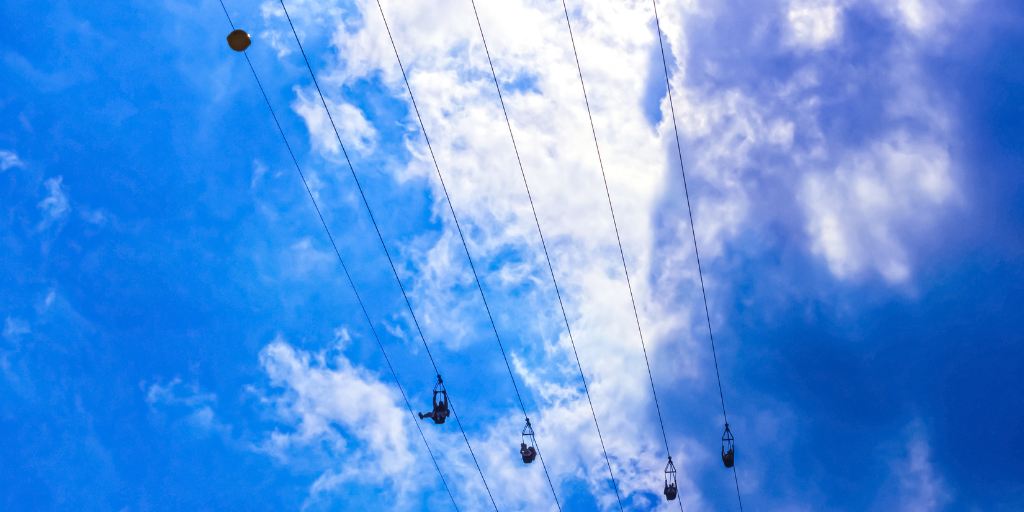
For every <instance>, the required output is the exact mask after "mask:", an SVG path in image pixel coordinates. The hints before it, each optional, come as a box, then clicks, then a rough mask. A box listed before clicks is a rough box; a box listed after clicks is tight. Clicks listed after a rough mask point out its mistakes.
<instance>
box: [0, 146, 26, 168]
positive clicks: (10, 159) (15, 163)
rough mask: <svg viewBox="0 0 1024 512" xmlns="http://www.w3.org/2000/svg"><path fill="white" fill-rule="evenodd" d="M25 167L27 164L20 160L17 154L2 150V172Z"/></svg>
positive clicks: (0, 156)
mask: <svg viewBox="0 0 1024 512" xmlns="http://www.w3.org/2000/svg"><path fill="white" fill-rule="evenodd" d="M24 166H25V164H24V163H22V161H21V160H20V159H19V158H18V154H17V153H15V152H14V151H8V150H6V149H0V171H6V170H7V169H12V168H15V167H24Z"/></svg>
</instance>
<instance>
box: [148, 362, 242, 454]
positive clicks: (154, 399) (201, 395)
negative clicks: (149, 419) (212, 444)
mask: <svg viewBox="0 0 1024 512" xmlns="http://www.w3.org/2000/svg"><path fill="white" fill-rule="evenodd" d="M145 384H146V383H145V382H143V383H141V386H142V387H143V388H144V389H145V390H146V403H147V404H148V405H149V408H150V411H152V412H153V413H160V414H163V413H166V412H168V411H173V410H174V409H179V413H180V411H184V412H185V413H184V415H183V419H184V422H185V423H186V424H188V425H190V426H191V427H192V428H194V429H196V431H197V432H200V433H201V434H202V435H204V436H205V435H208V434H210V433H216V434H218V435H220V436H221V437H223V438H224V439H225V440H230V435H231V426H230V425H225V424H224V423H222V422H221V421H220V419H219V418H218V417H217V414H216V411H214V407H215V406H216V404H217V395H216V394H214V393H207V392H204V391H203V390H201V389H200V388H199V385H198V384H195V383H193V384H188V385H184V384H182V380H181V379H180V378H177V377H176V378H174V379H172V380H171V381H170V382H168V383H167V384H166V385H163V384H160V383H159V382H157V383H153V384H150V385H149V386H148V387H146V385H145Z"/></svg>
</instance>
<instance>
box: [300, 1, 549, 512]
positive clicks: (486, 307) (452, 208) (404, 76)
mask: <svg viewBox="0 0 1024 512" xmlns="http://www.w3.org/2000/svg"><path fill="white" fill-rule="evenodd" d="M282 1H283V0H282ZM376 1H377V9H379V10H380V16H381V19H383V20H384V28H385V29H386V30H387V32H388V39H389V40H390V41H391V48H392V49H393V50H394V52H395V59H396V60H397V61H398V67H399V69H401V70H402V79H403V80H404V81H405V88H406V90H408V91H409V99H410V100H411V102H412V106H413V110H414V111H415V112H416V119H417V121H419V125H420V131H421V132H423V139H424V141H426V143H427V150H428V151H429V152H430V158H431V160H432V161H433V163H434V170H435V171H436V172H437V179H438V180H439V181H440V182H441V189H442V190H443V191H444V197H445V199H446V200H447V201H448V209H449V211H451V213H452V219H454V220H455V227H456V229H457V230H458V232H459V238H460V239H461V240H462V247H463V249H465V251H466V259H467V260H469V268H470V269H471V270H472V271H473V278H474V279H475V280H476V287H477V290H479V291H480V298H481V299H483V303H484V310H486V311H487V318H488V320H490V322H491V329H493V330H494V338H495V339H496V340H497V341H498V348H500V349H501V357H502V358H503V359H504V360H505V368H507V369H508V376H509V378H510V379H512V387H513V388H515V391H516V397H517V398H518V399H519V407H520V408H521V409H522V411H523V417H525V418H526V420H527V422H529V419H530V418H529V416H528V415H527V414H526V406H525V405H524V404H523V397H522V395H521V394H520V393H519V385H518V384H516V378H515V375H513V373H512V365H510V364H509V362H508V356H507V355H506V353H505V346H504V345H503V344H502V343H501V336H499V335H498V327H497V326H496V325H495V323H494V316H492V315H491V308H490V306H489V305H488V304H487V296H486V295H485V294H484V288H483V285H482V284H481V283H480V276H479V274H477V271H476V265H474V264H473V257H472V256H471V255H470V253H469V244H467V243H466V236H465V235H464V234H463V232H462V226H461V225H460V224H459V217H458V216H457V215H456V214H455V206H454V205H453V204H452V198H451V196H450V195H448V187H447V186H446V185H445V184H444V178H443V177H442V176H441V167H440V166H439V165H438V163H437V157H436V156H434V148H433V147H432V146H431V144H430V137H428V136H427V127H426V125H425V124H424V123H423V117H422V116H421V115H420V108H419V106H418V105H417V104H416V97H415V96H414V95H413V92H412V85H410V84H409V75H408V74H407V73H406V72H405V65H403V64H402V58H401V57H400V56H399V55H398V46H397V45H396V44H395V38H394V36H392V34H391V27H390V25H388V19H387V16H385V15H384V7H382V6H381V3H380V0H376ZM473 10H474V12H475V11H476V4H474V5H473ZM534 441H536V438H534ZM535 444H537V446H536V448H537V455H538V456H540V463H541V466H543V468H544V475H545V476H546V477H547V480H548V486H549V487H550V488H551V495H552V496H553V497H554V499H555V505H556V506H558V510H562V505H561V503H560V502H559V501H558V493H557V492H555V485H554V483H552V481H551V474H550V473H548V466H547V464H546V463H545V462H544V455H543V454H542V453H541V450H540V444H538V443H535Z"/></svg>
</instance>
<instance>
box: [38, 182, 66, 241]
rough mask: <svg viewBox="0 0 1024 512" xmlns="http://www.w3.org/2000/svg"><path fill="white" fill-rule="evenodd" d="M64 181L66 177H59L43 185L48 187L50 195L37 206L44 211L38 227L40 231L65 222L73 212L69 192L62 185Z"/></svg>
mask: <svg viewBox="0 0 1024 512" xmlns="http://www.w3.org/2000/svg"><path fill="white" fill-rule="evenodd" d="M62 181H64V177H63V176H57V177H56V178H50V179H48V180H46V182H45V183H43V185H45V186H46V190H47V191H48V192H49V195H48V196H46V198H45V199H43V200H42V201H40V202H39V204H38V205H37V206H38V207H39V209H40V210H42V211H43V220H42V221H41V222H40V223H39V226H38V227H37V229H39V230H43V229H46V228H47V227H49V226H50V225H51V224H53V223H54V222H59V221H61V220H64V218H66V217H67V215H68V212H69V211H70V210H71V204H70V203H69V202H68V194H67V191H66V190H65V189H64V187H63V186H62V185H61V182H62Z"/></svg>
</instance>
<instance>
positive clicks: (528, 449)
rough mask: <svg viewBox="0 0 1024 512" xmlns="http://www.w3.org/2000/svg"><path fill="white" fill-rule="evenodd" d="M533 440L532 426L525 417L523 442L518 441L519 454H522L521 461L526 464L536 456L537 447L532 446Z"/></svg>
mask: <svg viewBox="0 0 1024 512" xmlns="http://www.w3.org/2000/svg"><path fill="white" fill-rule="evenodd" d="M534 442H535V441H534V435H533V426H532V425H530V418H526V426H525V427H523V442H521V443H519V447H520V448H519V455H522V456H523V462H525V463H527V464H529V463H531V462H533V459H536V458H537V449H536V448H534V447H533V444H534ZM527 443H529V445H527Z"/></svg>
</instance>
